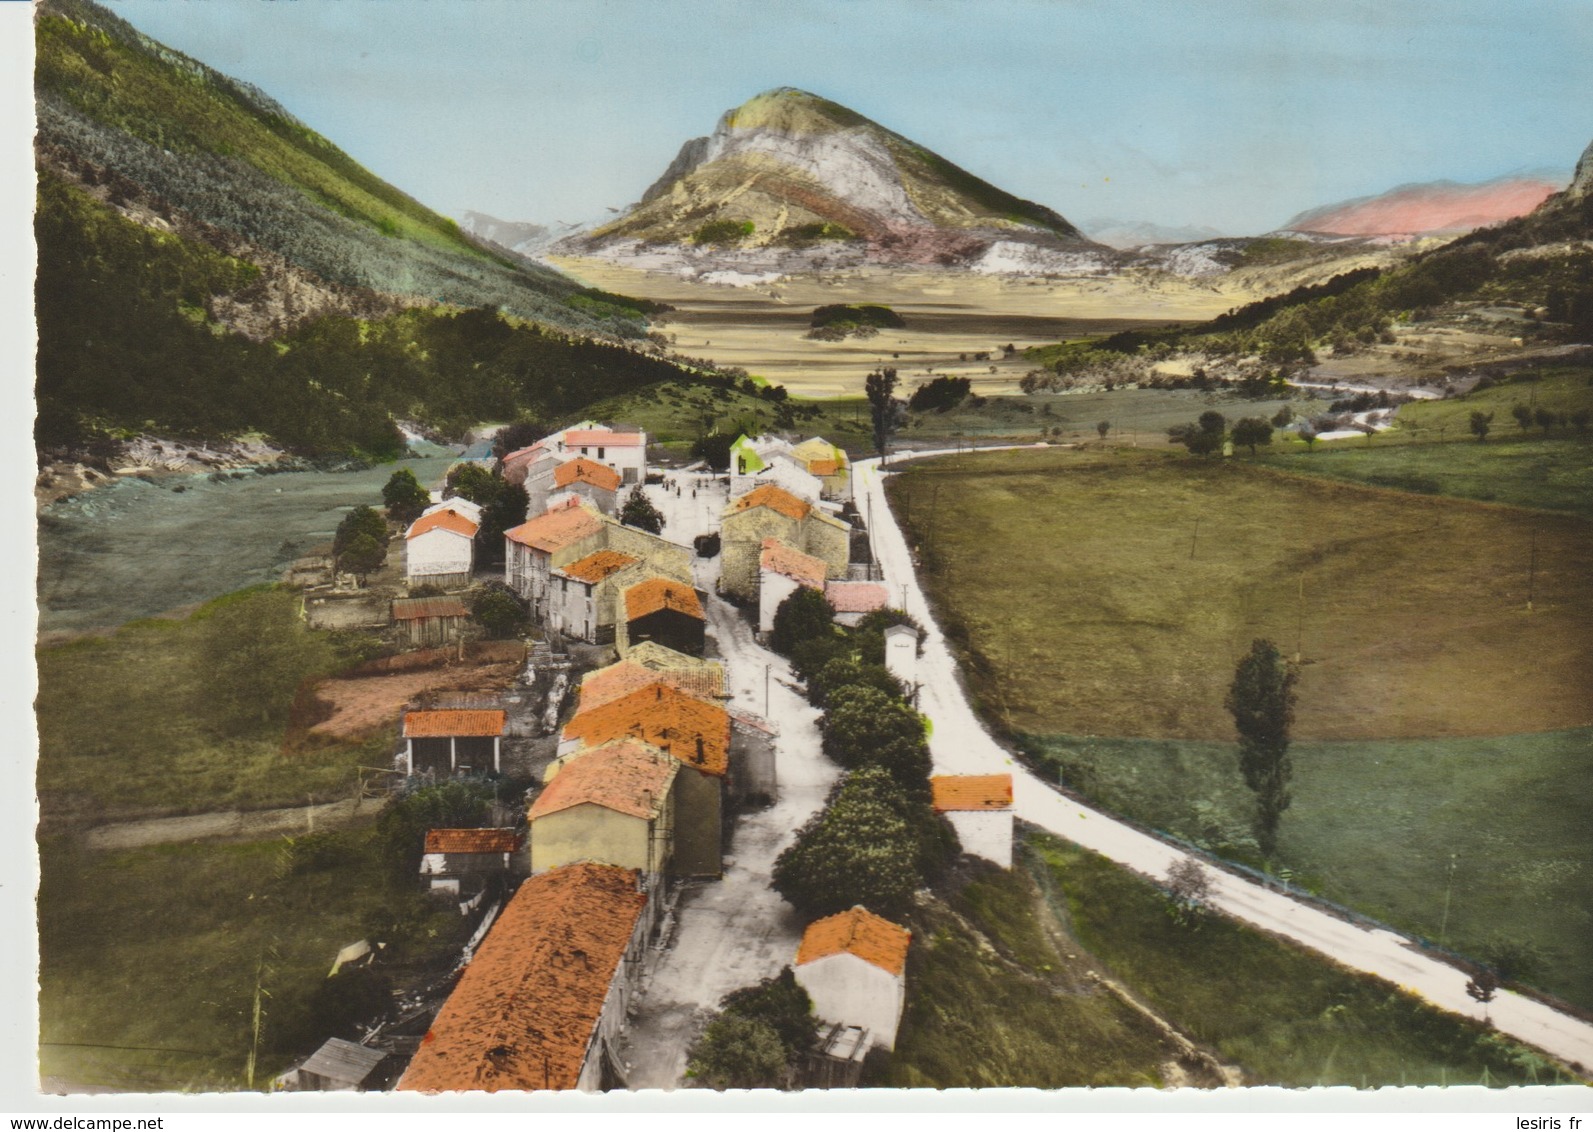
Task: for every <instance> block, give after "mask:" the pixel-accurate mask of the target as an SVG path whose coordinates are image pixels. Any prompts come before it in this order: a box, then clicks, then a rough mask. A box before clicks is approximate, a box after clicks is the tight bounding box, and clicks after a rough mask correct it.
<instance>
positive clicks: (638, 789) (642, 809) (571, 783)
mask: <svg viewBox="0 0 1593 1132" xmlns="http://www.w3.org/2000/svg"><path fill="white" fill-rule="evenodd" d="M679 770H680V763H678V762H676V761H675V760H674V759H672V758H670V757H669V756H668V755H666V754H664V752H662V751H660V750H659V749H658V748H656V747H650V746H648V745H647V744H646V743H643V742H640V741H638V740H636V739H619V740H616V741H614V742H612V743H604V744H603V745H602V746H600V747H589V748H587V749H585V750H583V751H581V752H580V753H579V754H577V755H576V757H574V758H572V759H570V761H569V762H567V763H565V764H564V766H563V767H561V768H560V769H559V773H558V774H556V775H554V777H553V781H552V782H549V783H548V785H547V788H546V789H544V790H543V791H542V793H540V794H538V795H537V800H536V801H535V802H533V803H532V804H531V812H530V814H529V815H528V816H529V817H530V819H531V820H532V821H533V822H534V821H536V820H537V819H538V818H545V817H547V816H548V815H549V814H556V813H558V812H559V811H560V810H568V809H570V808H571V807H572V806H579V805H581V804H583V803H591V804H592V805H594V806H602V807H603V808H604V809H607V810H614V811H616V812H617V813H621V814H629V815H630V816H631V817H634V818H653V817H657V816H658V814H659V811H660V810H662V809H663V806H664V799H665V796H666V795H668V793H669V786H670V783H672V782H674V781H675V775H676V773H677V772H678V771H679Z"/></svg>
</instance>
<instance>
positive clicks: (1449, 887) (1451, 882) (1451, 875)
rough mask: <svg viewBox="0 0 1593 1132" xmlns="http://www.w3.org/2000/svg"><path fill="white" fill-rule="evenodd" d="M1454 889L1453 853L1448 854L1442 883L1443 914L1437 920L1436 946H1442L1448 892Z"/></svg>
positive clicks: (1445, 929) (1447, 924)
mask: <svg viewBox="0 0 1593 1132" xmlns="http://www.w3.org/2000/svg"><path fill="white" fill-rule="evenodd" d="M1454 889H1455V855H1454V854H1453V853H1451V854H1449V879H1448V881H1447V882H1445V884H1444V914H1443V918H1442V919H1440V920H1439V921H1438V946H1439V947H1442V946H1444V934H1445V932H1447V931H1448V930H1449V894H1450V893H1451V892H1453V891H1454Z"/></svg>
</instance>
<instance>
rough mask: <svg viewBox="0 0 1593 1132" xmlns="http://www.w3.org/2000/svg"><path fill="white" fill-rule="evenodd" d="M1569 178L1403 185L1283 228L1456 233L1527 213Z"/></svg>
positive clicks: (1362, 233)
mask: <svg viewBox="0 0 1593 1132" xmlns="http://www.w3.org/2000/svg"><path fill="white" fill-rule="evenodd" d="M1584 160H1585V158H1584ZM1563 184H1564V182H1563V181H1560V180H1555V179H1550V178H1546V177H1502V178H1499V179H1497V180H1493V181H1487V182H1484V183H1482V184H1476V185H1462V184H1456V183H1455V182H1453V181H1434V182H1431V183H1428V184H1419V185H1401V186H1399V187H1398V188H1396V189H1390V190H1389V191H1388V192H1386V193H1380V194H1378V195H1377V196H1370V197H1358V198H1356V199H1355V200H1348V201H1341V202H1339V203H1337V204H1330V205H1325V206H1323V207H1321V208H1314V209H1311V210H1310V211H1309V212H1302V213H1301V214H1300V215H1298V216H1296V217H1294V218H1293V219H1292V220H1290V221H1289V222H1288V223H1287V224H1285V225H1284V226H1283V230H1284V231H1288V232H1308V233H1317V234H1322V235H1331V236H1366V237H1379V236H1423V235H1440V234H1442V235H1456V234H1459V233H1462V232H1469V231H1471V230H1472V229H1474V228H1482V227H1486V226H1488V225H1491V224H1498V223H1500V222H1501V221H1505V220H1512V219H1514V218H1515V217H1517V216H1525V215H1526V214H1527V213H1529V212H1531V211H1532V210H1533V209H1535V208H1537V207H1538V206H1539V205H1540V204H1542V203H1543V202H1544V201H1546V200H1548V199H1549V197H1551V196H1553V195H1554V194H1555V193H1557V192H1559V191H1560V187H1561V185H1563Z"/></svg>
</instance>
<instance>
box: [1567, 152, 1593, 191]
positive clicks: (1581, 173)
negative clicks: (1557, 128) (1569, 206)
mask: <svg viewBox="0 0 1593 1132" xmlns="http://www.w3.org/2000/svg"><path fill="white" fill-rule="evenodd" d="M1589 193H1593V142H1590V143H1589V144H1588V147H1587V148H1586V149H1584V150H1583V151H1582V156H1581V157H1580V158H1579V159H1578V160H1577V163H1576V173H1575V174H1574V175H1573V176H1572V177H1571V187H1570V188H1568V189H1566V190H1565V195H1566V196H1568V197H1570V198H1571V199H1572V200H1582V199H1583V198H1584V197H1586V196H1587V195H1588V194H1589Z"/></svg>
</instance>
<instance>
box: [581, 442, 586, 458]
mask: <svg viewBox="0 0 1593 1132" xmlns="http://www.w3.org/2000/svg"><path fill="white" fill-rule="evenodd" d="M581 455H583V456H585V455H586V445H584V444H583V445H581Z"/></svg>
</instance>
